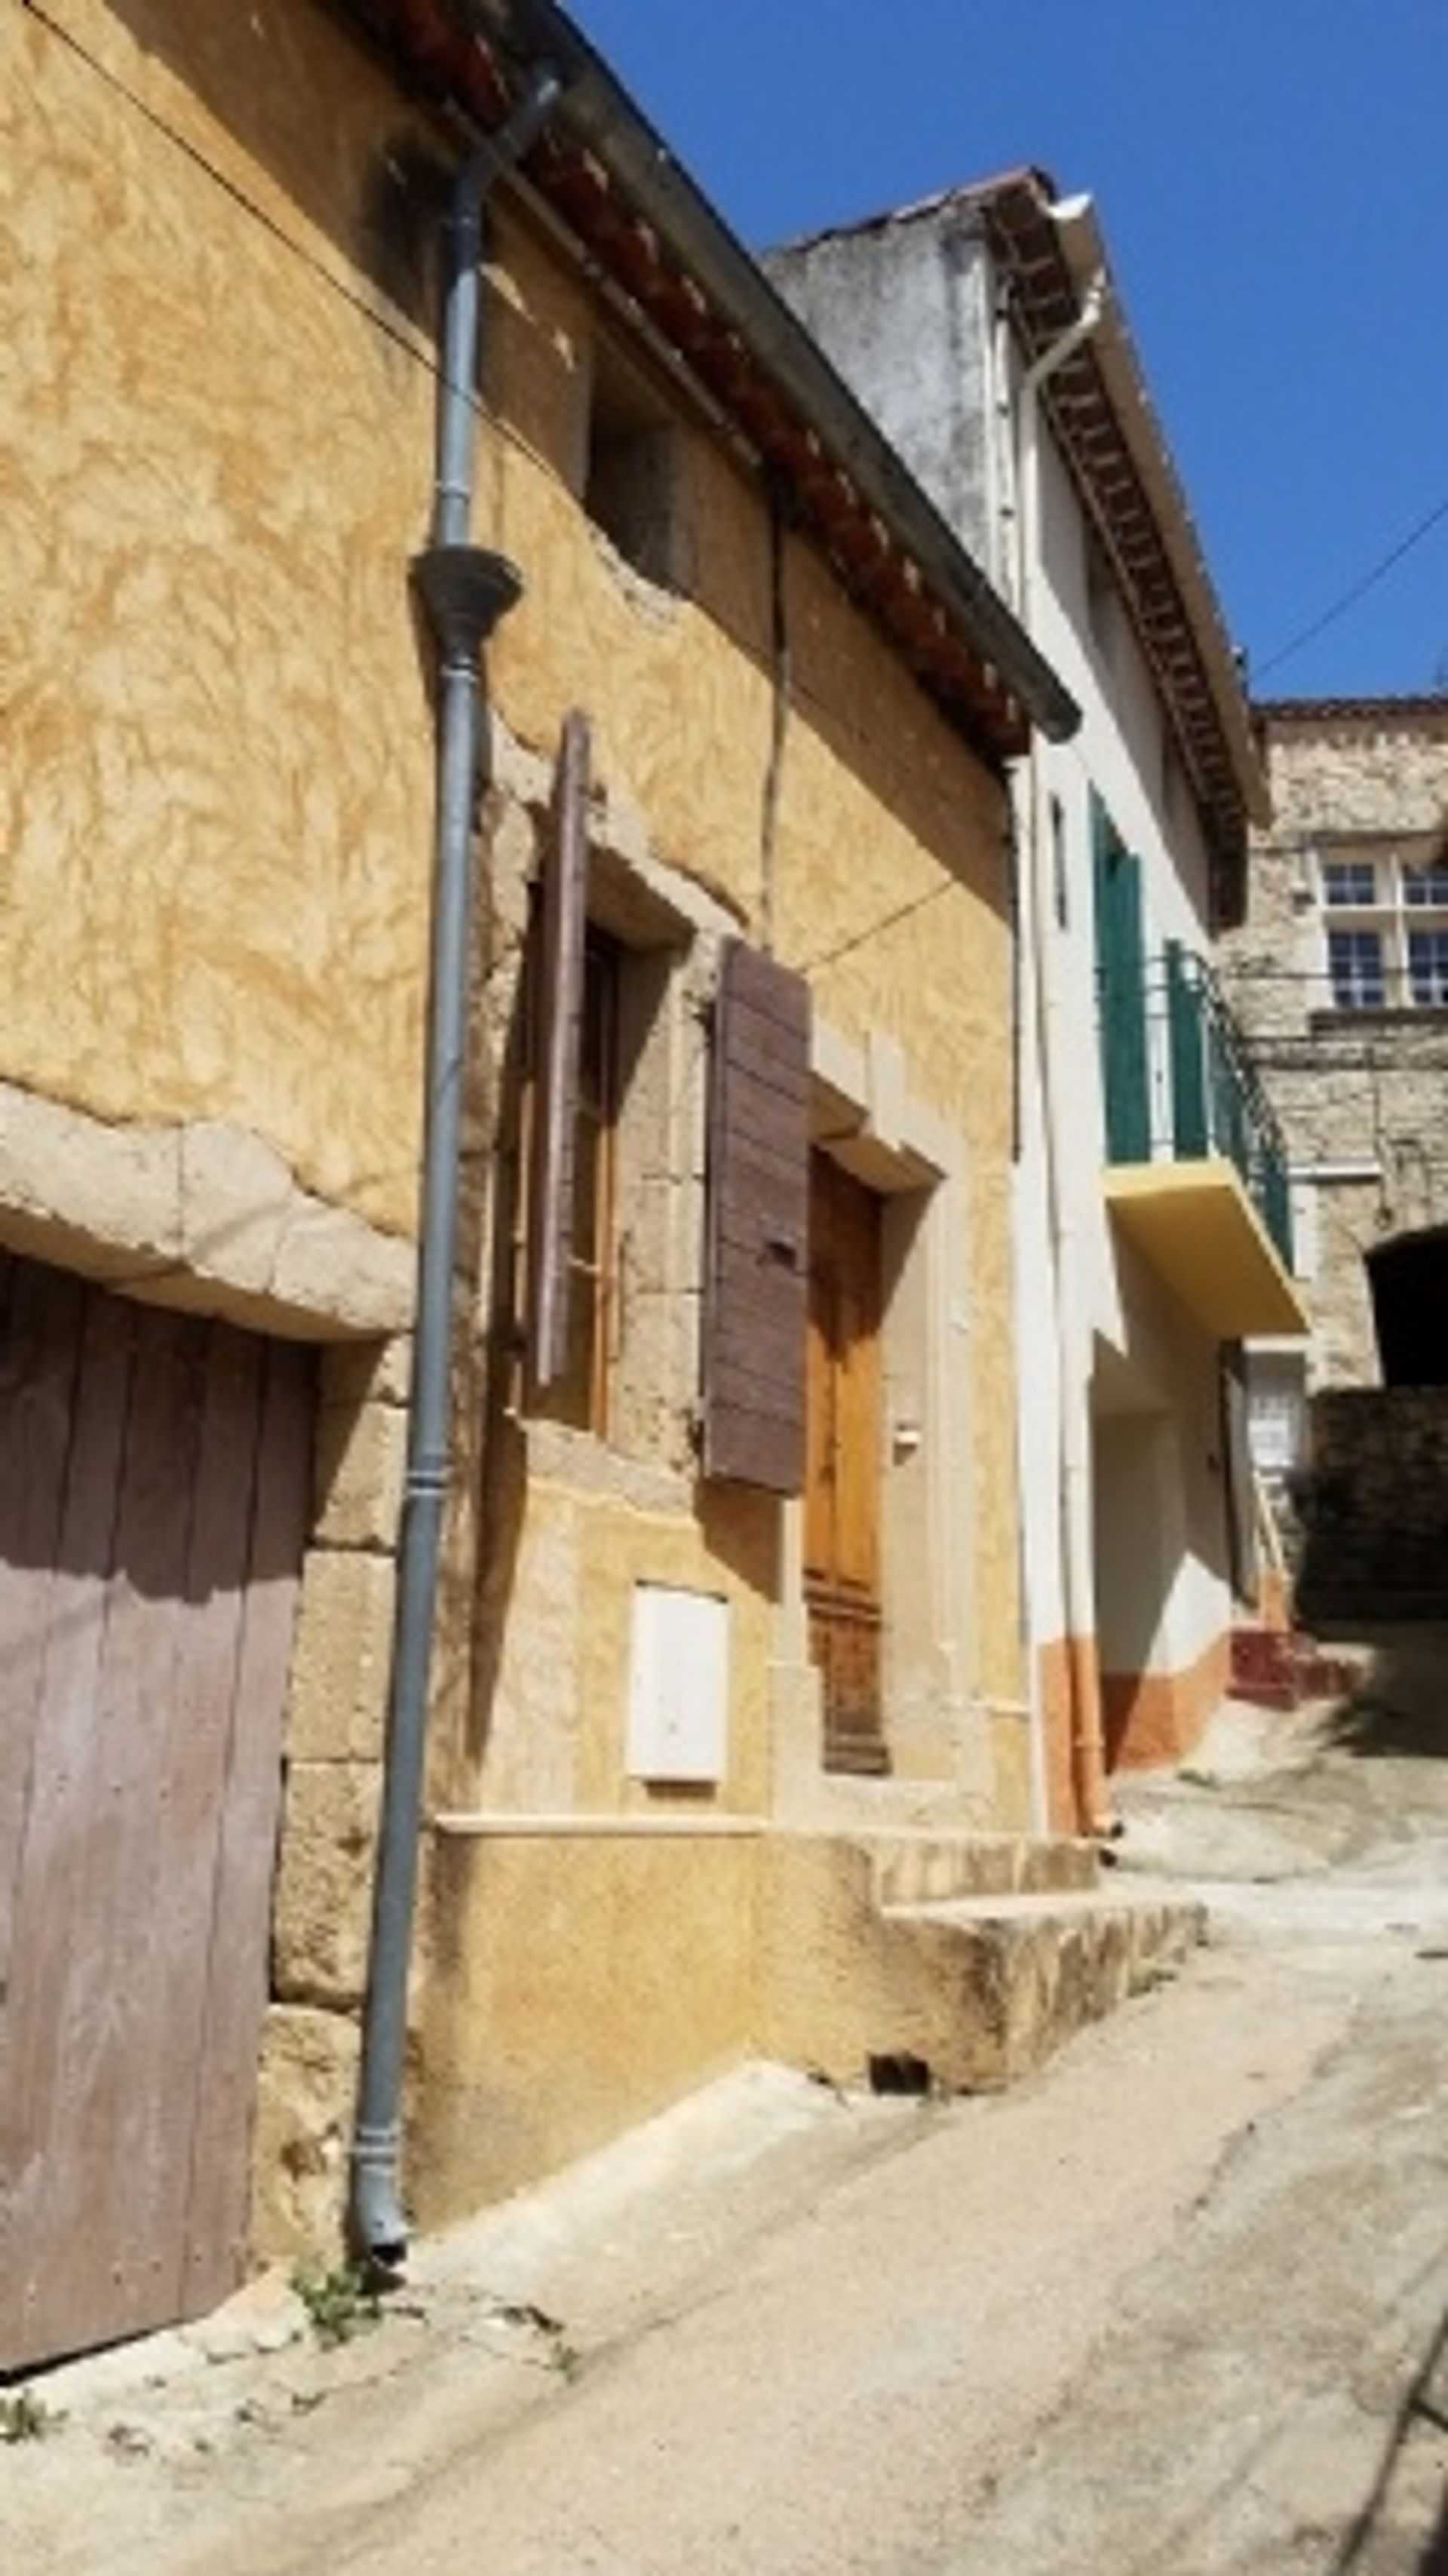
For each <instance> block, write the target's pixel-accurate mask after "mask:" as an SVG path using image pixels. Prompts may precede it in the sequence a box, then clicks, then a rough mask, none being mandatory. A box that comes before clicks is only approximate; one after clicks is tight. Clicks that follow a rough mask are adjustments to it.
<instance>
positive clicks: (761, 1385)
mask: <svg viewBox="0 0 1448 2576" xmlns="http://www.w3.org/2000/svg"><path fill="white" fill-rule="evenodd" d="M809 1026H810V1018H809V987H808V985H807V984H806V983H805V981H804V978H803V976H800V975H794V974H791V973H790V972H788V970H787V969H786V968H784V967H782V966H777V965H776V964H775V963H774V961H773V959H772V958H768V957H762V956H760V954H759V953H758V951H757V950H755V949H752V948H748V947H746V946H745V944H744V942H743V941H742V940H730V941H729V942H728V943H727V944H726V946H725V949H724V952H723V956H722V959H721V962H720V973H719V999H718V1008H717V1012H716V1015H715V1025H714V1056H713V1067H712V1085H711V1094H710V1124H709V1253H708V1277H707V1295H706V1303H705V1313H704V1470H705V1473H706V1475H710V1476H731V1477H735V1478H737V1479H738V1480H739V1481H740V1482H741V1483H743V1484H748V1485H763V1486H765V1487H767V1488H768V1489H769V1490H770V1491H771V1492H772V1493H777V1494H797V1493H800V1492H801V1491H802V1490H803V1486H804V1464H805V1436H804V1435H805V1327H806V1300H807V1294H808V1275H809V1268H808V1251H809Z"/></svg>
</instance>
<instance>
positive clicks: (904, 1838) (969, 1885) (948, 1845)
mask: <svg viewBox="0 0 1448 2576" xmlns="http://www.w3.org/2000/svg"><path fill="white" fill-rule="evenodd" d="M848 1839H849V1840H850V1841H851V1842H852V1843H854V1844H856V1845H857V1847H858V1848H859V1849H860V1850H862V1851H865V1852H867V1853H868V1855H869V1858H870V1864H871V1869H872V1872H873V1878H874V1889H875V1902H876V1904H877V1905H879V1906H882V1907H888V1906H896V1905H923V1904H931V1903H935V1902H938V1901H944V1900H949V1899H953V1898H957V1897H984V1896H1016V1895H1026V1894H1039V1895H1046V1894H1051V1893H1066V1892H1074V1891H1079V1890H1083V1889H1086V1888H1092V1887H1095V1886H1096V1885H1097V1884H1098V1863H1097V1857H1096V1849H1095V1846H1094V1844H1092V1843H1089V1842H1078V1841H1074V1840H1070V1839H1068V1838H1067V1837H1066V1836H1064V1835H1060V1836H1056V1837H1054V1838H1053V1837H1049V1836H1045V1835H1032V1834H962V1833H943V1832H941V1831H939V1830H938V1829H937V1828H935V1827H932V1826H928V1825H927V1826H918V1827H909V1826H904V1827H901V1826H894V1827H889V1828H885V1829H881V1830H875V1829H871V1830H870V1831H868V1832H865V1833H857V1834H851V1835H850V1836H849V1837H848Z"/></svg>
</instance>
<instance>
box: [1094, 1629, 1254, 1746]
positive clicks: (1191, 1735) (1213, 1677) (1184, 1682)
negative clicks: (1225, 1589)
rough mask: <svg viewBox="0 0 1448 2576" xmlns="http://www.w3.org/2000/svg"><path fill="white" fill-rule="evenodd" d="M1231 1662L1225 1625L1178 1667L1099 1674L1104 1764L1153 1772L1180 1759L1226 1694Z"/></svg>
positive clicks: (1200, 1732) (1196, 1740) (1228, 1637)
mask: <svg viewBox="0 0 1448 2576" xmlns="http://www.w3.org/2000/svg"><path fill="white" fill-rule="evenodd" d="M1230 1665H1231V1637H1230V1634H1229V1633H1228V1632H1227V1631H1226V1630H1224V1631H1223V1633H1222V1635H1221V1636H1220V1637H1217V1638H1214V1639H1213V1641H1212V1643H1211V1645H1210V1646H1208V1647H1207V1649H1206V1651H1205V1653H1203V1654H1201V1655H1199V1656H1198V1657H1197V1659H1196V1662H1195V1663H1193V1664H1187V1665H1185V1666H1184V1667H1183V1668H1182V1669H1181V1670H1180V1671H1179V1672H1174V1673H1103V1674H1102V1676H1101V1699H1102V1714H1103V1718H1104V1723H1105V1728H1106V1759H1107V1764H1108V1767H1109V1768H1110V1769H1111V1770H1113V1771H1154V1770H1160V1769H1162V1768H1164V1767H1165V1766H1166V1765H1168V1764H1170V1763H1173V1762H1180V1761H1181V1760H1182V1759H1183V1758H1184V1756H1185V1755H1187V1754H1188V1753H1190V1752H1191V1750H1192V1747H1193V1746H1194V1745H1195V1744H1196V1743H1197V1742H1198V1741H1199V1739H1200V1737H1201V1734H1202V1730H1203V1728H1204V1727H1205V1725H1206V1723H1207V1720H1208V1718H1209V1717H1210V1716H1211V1715H1212V1712H1213V1710H1214V1709H1215V1708H1216V1707H1217V1705H1218V1703H1219V1702H1220V1701H1221V1699H1222V1698H1223V1697H1224V1695H1225V1693H1226V1690H1227V1684H1228V1679H1229V1673H1230Z"/></svg>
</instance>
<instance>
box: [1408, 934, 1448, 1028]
mask: <svg viewBox="0 0 1448 2576" xmlns="http://www.w3.org/2000/svg"><path fill="white" fill-rule="evenodd" d="M1408 981H1409V983H1410V985H1411V986H1412V992H1413V999H1414V1001H1415V1002H1416V1003H1418V1005H1419V1006H1420V1008H1424V1009H1441V1008H1442V1007H1443V1006H1444V1005H1445V1004H1448V930H1410V931H1409V933H1408Z"/></svg>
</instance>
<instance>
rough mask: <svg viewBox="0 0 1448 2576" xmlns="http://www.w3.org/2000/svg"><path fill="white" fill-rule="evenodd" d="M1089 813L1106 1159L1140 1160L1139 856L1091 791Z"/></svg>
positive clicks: (1147, 1123) (1143, 1062)
mask: <svg viewBox="0 0 1448 2576" xmlns="http://www.w3.org/2000/svg"><path fill="white" fill-rule="evenodd" d="M1091 819H1092V828H1093V837H1094V839H1095V844H1096V969H1097V975H1098V979H1099V982H1100V988H1101V1073H1102V1083H1103V1087H1104V1090H1105V1095H1106V1104H1105V1105H1106V1158H1107V1161H1108V1162H1112V1163H1145V1162H1149V1161H1150V1159H1151V1102H1150V1096H1149V1091H1148V1068H1147V1048H1146V941H1145V935H1144V931H1143V927H1142V914H1141V861H1140V859H1138V858H1135V857H1133V855H1132V853H1131V852H1130V851H1129V850H1128V849H1126V848H1125V847H1124V846H1123V844H1122V843H1121V841H1120V840H1119V839H1118V837H1117V834H1116V831H1115V828H1114V826H1113V824H1112V822H1111V818H1110V816H1109V815H1108V814H1107V812H1106V809H1105V807H1104V805H1103V804H1102V803H1101V801H1100V799H1099V797H1093V798H1092V817H1091Z"/></svg>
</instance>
